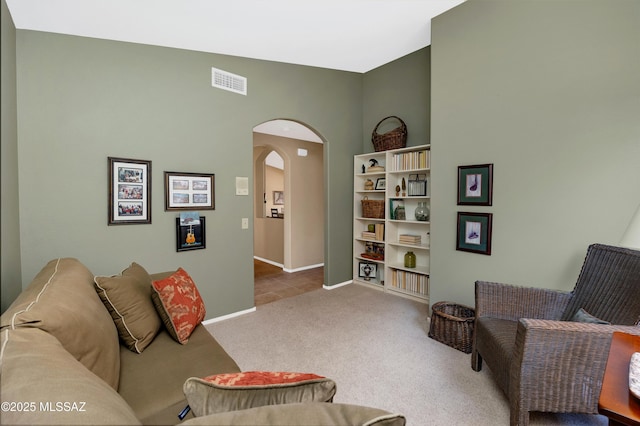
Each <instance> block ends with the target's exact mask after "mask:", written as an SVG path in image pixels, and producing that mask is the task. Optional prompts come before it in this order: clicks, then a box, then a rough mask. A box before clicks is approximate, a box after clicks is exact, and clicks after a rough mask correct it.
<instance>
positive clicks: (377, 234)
mask: <svg viewBox="0 0 640 426" xmlns="http://www.w3.org/2000/svg"><path fill="white" fill-rule="evenodd" d="M362 238H363V239H365V240H374V241H384V223H376V224H375V225H374V227H373V231H362Z"/></svg>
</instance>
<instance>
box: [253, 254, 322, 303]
mask: <svg viewBox="0 0 640 426" xmlns="http://www.w3.org/2000/svg"><path fill="white" fill-rule="evenodd" d="M253 276H254V281H255V288H254V303H255V305H256V306H259V305H264V304H267V303H270V302H275V301H276V300H280V299H284V298H287V297H292V296H297V295H299V294H302V293H306V292H308V291H312V290H318V289H321V288H322V283H323V281H324V267H322V266H321V267H319V268H313V269H307V270H305V271H300V272H291V273H289V272H284V271H283V270H282V268H280V267H278V266H274V265H270V264H268V263H265V262H261V261H259V260H256V259H254V260H253Z"/></svg>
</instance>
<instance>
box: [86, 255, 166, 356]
mask: <svg viewBox="0 0 640 426" xmlns="http://www.w3.org/2000/svg"><path fill="white" fill-rule="evenodd" d="M94 282H95V286H96V291H97V292H98V295H99V296H100V299H101V300H102V303H104V306H105V307H106V308H107V310H108V311H109V314H111V317H112V318H113V322H114V323H115V325H116V328H117V329H118V335H119V336H120V339H121V340H122V342H123V343H124V345H125V346H126V347H127V348H129V349H130V350H132V351H134V352H137V353H141V352H142V351H143V350H144V349H145V348H146V347H147V346H149V343H151V342H152V341H153V338H154V337H155V336H156V334H158V330H160V326H161V325H162V324H161V322H160V317H159V316H158V313H157V312H156V309H155V307H154V306H153V301H152V300H151V291H152V290H151V276H149V274H148V273H147V271H146V270H145V269H144V268H143V267H142V266H140V265H139V264H137V263H135V262H133V263H132V264H131V265H130V266H129V267H128V268H127V269H125V270H124V271H122V273H121V274H120V275H114V276H111V277H95V278H94Z"/></svg>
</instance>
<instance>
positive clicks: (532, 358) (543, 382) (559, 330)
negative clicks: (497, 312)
mask: <svg viewBox="0 0 640 426" xmlns="http://www.w3.org/2000/svg"><path fill="white" fill-rule="evenodd" d="M614 331H622V332H625V333H629V334H635V335H640V327H636V326H622V325H603V324H591V323H579V322H570V321H550V320H539V319H521V320H520V321H519V322H518V330H517V333H516V343H515V349H514V355H513V360H512V364H511V369H510V383H509V390H510V392H513V400H512V404H513V403H515V402H516V401H518V400H520V401H519V404H520V406H521V407H523V408H525V409H526V411H548V412H582V413H597V409H598V398H599V397H600V391H601V389H602V377H603V376H604V370H605V367H606V364H607V358H608V355H609V347H610V346H611V338H612V335H613V332H614ZM525 406H526V407H525Z"/></svg>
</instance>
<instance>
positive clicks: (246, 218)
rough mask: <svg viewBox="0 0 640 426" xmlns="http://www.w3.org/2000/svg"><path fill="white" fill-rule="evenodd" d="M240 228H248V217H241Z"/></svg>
mask: <svg viewBox="0 0 640 426" xmlns="http://www.w3.org/2000/svg"><path fill="white" fill-rule="evenodd" d="M242 229H249V218H248V217H243V218H242Z"/></svg>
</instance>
